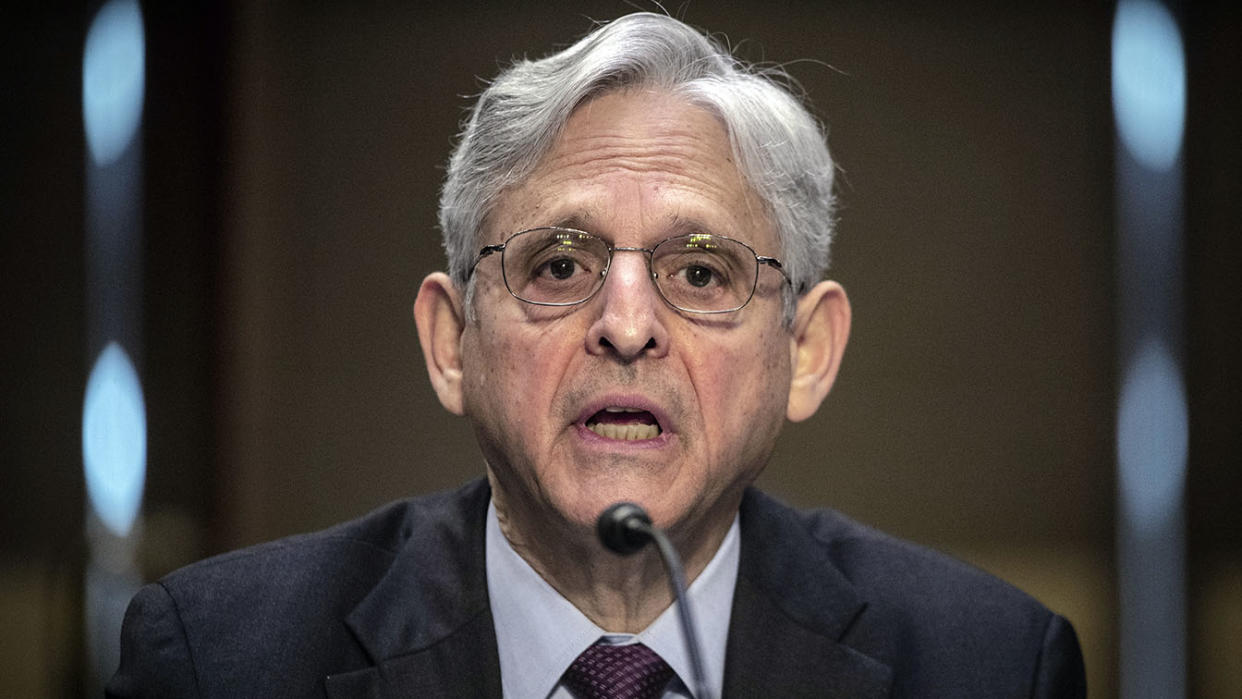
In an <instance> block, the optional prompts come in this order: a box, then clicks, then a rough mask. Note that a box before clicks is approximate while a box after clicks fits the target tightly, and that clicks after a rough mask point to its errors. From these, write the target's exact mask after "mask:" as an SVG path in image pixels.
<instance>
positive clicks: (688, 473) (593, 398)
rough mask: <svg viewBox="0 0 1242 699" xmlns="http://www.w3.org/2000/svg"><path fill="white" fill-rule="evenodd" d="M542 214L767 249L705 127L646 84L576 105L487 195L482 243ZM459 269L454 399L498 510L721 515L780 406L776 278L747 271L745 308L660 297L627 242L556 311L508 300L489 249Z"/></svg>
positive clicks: (746, 477)
mask: <svg viewBox="0 0 1242 699" xmlns="http://www.w3.org/2000/svg"><path fill="white" fill-rule="evenodd" d="M550 225H562V226H570V227H574V228H580V229H584V230H586V231H588V232H590V233H593V234H594V235H596V236H598V237H600V238H603V239H604V240H606V241H608V242H609V243H610V244H611V245H613V246H617V247H642V248H650V247H652V246H654V245H655V244H656V243H658V242H660V241H661V240H664V239H665V238H668V237H670V236H674V235H679V234H685V233H692V232H704V233H715V234H720V235H725V236H729V237H731V238H736V239H738V240H741V241H743V242H746V243H747V244H749V245H750V246H751V247H752V248H754V249H755V250H756V251H757V252H758V253H759V254H761V255H776V256H779V254H780V251H779V249H778V244H777V237H776V234H775V232H774V231H773V228H772V226H771V224H770V223H769V222H768V220H767V217H766V215H765V214H764V210H763V206H762V204H761V203H760V201H759V200H758V199H757V197H755V195H754V194H753V193H752V192H751V191H750V189H749V187H748V186H747V185H746V184H745V182H744V181H743V179H742V177H741V175H740V174H739V172H738V170H737V167H736V166H735V164H734V162H733V157H732V153H731V150H730V147H729V142H728V139H727V136H726V133H725V130H724V127H723V126H722V125H721V123H720V122H719V121H718V120H717V119H716V118H715V117H714V116H713V115H712V114H710V113H709V112H707V111H705V110H703V109H700V108H697V107H694V106H690V105H688V104H687V103H686V102H685V101H683V100H681V99H678V98H675V97H672V96H669V95H667V94H663V93H659V92H652V91H643V90H627V91H622V92H613V93H609V94H606V95H603V96H601V97H598V98H595V99H594V100H592V101H590V102H588V103H586V104H585V105H583V106H582V107H580V108H579V109H578V110H577V111H576V112H575V113H574V114H573V116H572V117H571V118H570V120H569V123H568V124H567V126H566V128H565V131H564V132H563V134H562V135H561V136H560V138H559V140H558V141H557V143H556V144H555V146H554V147H553V149H552V150H551V151H550V152H549V153H548V154H547V155H546V157H545V158H544V160H543V161H542V162H541V163H540V165H539V167H538V168H537V169H536V171H535V172H534V173H533V174H532V175H531V176H530V178H529V179H527V180H526V182H525V183H524V184H523V185H522V186H520V187H517V188H515V189H513V190H510V191H509V192H507V193H506V195H505V196H504V197H503V198H502V199H501V201H500V202H499V204H498V205H497V207H496V208H495V209H494V211H493V212H492V214H491V215H490V216H489V219H488V225H487V227H486V231H485V233H484V238H485V239H484V240H483V241H482V242H484V243H500V242H503V241H504V240H505V239H506V238H507V237H508V236H510V235H512V234H513V233H515V232H517V231H521V230H526V229H529V228H535V227H539V226H550ZM475 280H476V281H475V283H476V284H477V289H476V293H475V296H474V309H475V314H476V316H475V319H474V320H473V321H472V322H470V323H468V324H467V326H466V328H465V330H464V332H463V334H462V337H461V351H462V391H463V410H464V412H465V413H466V415H468V416H469V417H470V418H471V420H472V422H473V424H474V426H475V430H476V433H477V435H478V439H479V443H480V445H481V447H482V449H483V452H484V455H485V457H486V458H487V461H488V464H489V469H490V471H491V475H492V479H493V483H494V485H495V487H496V489H497V490H496V499H497V503H498V506H499V507H501V508H502V510H503V512H502V516H504V517H509V518H511V519H513V520H515V521H517V522H522V523H525V524H527V525H530V524H534V525H535V526H538V527H542V526H547V525H555V526H561V525H571V526H575V527H583V526H585V527H590V526H592V525H593V523H594V521H595V518H596V516H597V515H598V514H599V512H600V511H601V510H602V509H604V508H605V507H607V506H608V505H610V504H612V503H613V502H616V501H618V500H631V501H635V502H638V503H639V504H641V505H643V506H644V507H646V508H647V510H648V511H649V512H650V513H651V515H652V517H653V518H654V520H655V522H656V523H657V524H658V525H660V526H664V527H670V528H673V529H674V531H677V530H683V531H687V532H691V531H694V530H695V529H696V528H697V527H701V526H703V525H705V524H706V525H707V526H711V523H718V522H720V521H722V520H723V519H724V518H731V517H732V512H733V511H734V509H735V508H736V506H737V503H738V500H739V498H740V497H741V491H742V489H743V488H744V487H745V486H747V485H749V484H750V483H751V482H752V481H753V480H754V478H755V477H756V476H757V475H758V474H759V472H760V471H761V470H762V468H763V466H764V464H765V463H766V461H767V458H768V456H769V454H770V453H771V451H772V448H773V446H774V442H775V440H776V437H777V434H778V432H779V430H780V427H781V425H782V423H783V420H784V416H785V409H786V399H787V395H788V392H789V387H790V371H791V368H790V367H791V343H790V336H789V333H788V332H787V331H786V330H785V329H784V327H783V325H782V316H781V286H782V284H783V279H782V277H781V276H780V274H779V273H777V272H776V271H775V270H771V269H767V268H766V267H765V268H761V269H760V272H759V287H758V289H757V290H756V292H755V296H754V298H752V300H751V302H750V303H749V305H747V306H746V307H745V308H743V309H742V310H740V311H736V312H733V313H728V314H722V315H694V314H687V313H682V312H679V311H677V310H675V309H673V308H671V307H670V306H668V305H667V304H666V303H664V301H663V300H662V299H661V297H660V295H659V293H658V291H657V290H656V288H655V286H654V285H653V283H652V281H651V277H650V276H649V273H648V269H647V258H646V255H644V254H642V253H635V252H617V253H615V255H614V258H613V262H612V267H611V271H610V272H609V273H608V276H607V279H606V281H605V283H604V285H603V287H602V288H601V289H600V290H599V292H598V293H597V294H596V295H595V296H594V297H593V298H591V299H590V300H589V301H587V302H586V303H584V304H581V305H578V306H571V307H567V308H550V307H541V306H534V305H530V304H527V303H523V302H521V301H519V300H517V299H515V298H513V297H512V296H510V295H509V293H508V291H507V290H506V288H505V284H504V280H503V277H502V275H501V260H500V256H498V255H493V256H491V257H488V258H485V259H484V260H483V261H482V262H481V263H480V264H479V266H478V268H477V269H476V271H475ZM609 425H611V426H609ZM627 425H638V427H634V428H627V427H626V426H627ZM616 426H620V427H616ZM626 433H629V437H630V438H628V439H627V438H625V436H626Z"/></svg>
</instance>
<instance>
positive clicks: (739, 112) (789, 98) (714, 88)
mask: <svg viewBox="0 0 1242 699" xmlns="http://www.w3.org/2000/svg"><path fill="white" fill-rule="evenodd" d="M791 82H792V80H791V79H790V78H789V77H788V76H787V75H786V74H785V73H784V72H783V71H781V70H779V69H759V68H756V67H754V66H750V65H747V64H743V63H742V62H740V61H739V60H737V59H735V58H734V57H733V56H732V55H731V54H730V53H729V52H728V51H727V50H726V49H724V48H722V47H721V46H720V45H718V44H717V43H716V42H715V41H714V40H712V39H711V38H709V37H707V36H704V35H703V34H702V33H701V32H699V31H698V30H696V29H694V28H692V27H689V26H687V25H686V24H684V23H682V22H680V21H678V20H676V19H673V18H672V17H668V16H665V15H660V14H653V13H646V12H643V13H636V14H631V15H627V16H624V17H621V18H619V19H617V20H615V21H613V22H610V23H608V24H605V25H603V26H601V27H599V28H598V29H596V30H595V31H593V32H591V33H590V34H588V35H587V36H586V37H584V38H582V39H581V40H579V41H578V42H577V43H575V44H574V45H573V46H570V47H569V48H567V49H565V50H563V51H561V52H559V53H555V54H552V55H550V56H548V57H546V58H542V59H539V60H534V61H531V60H521V61H518V62H516V63H515V64H514V65H512V66H511V67H509V68H508V69H506V70H505V71H503V72H502V73H501V74H500V75H499V76H498V77H497V78H496V79H495V80H494V81H493V82H492V83H491V84H490V85H489V86H488V87H487V89H486V90H484V91H483V93H482V94H481V95H480V96H479V99H478V101H477V102H476V103H475V105H474V108H473V109H472V110H471V112H470V116H469V118H468V119H467V120H466V122H465V125H464V127H463V129H462V132H461V135H460V140H459V141H458V144H457V147H456V149H455V150H454V151H453V154H452V157H451V158H450V160H449V164H448V174H447V177H446V178H445V181H444V187H443V189H442V191H441V194H440V228H441V231H442V232H443V235H444V249H445V253H446V254H447V256H448V265H449V274H450V276H451V277H452V279H453V282H454V283H455V284H457V286H458V288H462V289H467V297H469V296H470V293H469V284H468V282H469V276H470V265H471V263H472V262H473V261H474V256H475V254H476V253H477V252H478V249H479V244H480V241H479V233H480V230H481V229H482V227H483V224H484V222H485V220H486V218H487V216H488V214H489V213H490V212H491V210H492V207H494V206H495V205H496V202H497V201H498V200H499V198H500V196H501V195H502V194H503V193H504V192H505V190H506V189H508V188H510V187H514V186H516V185H519V184H520V183H521V182H522V181H523V180H524V179H525V178H526V177H528V176H529V175H530V174H531V172H532V171H533V170H534V169H535V167H536V166H537V165H538V163H539V161H540V160H541V159H542V158H543V156H544V155H545V154H546V153H547V152H548V151H549V150H550V149H551V148H552V146H553V143H554V142H555V140H556V138H557V137H558V135H559V134H560V132H561V131H562V129H563V128H564V125H565V123H566V121H568V119H569V116H570V114H572V113H573V111H574V110H575V109H576V108H577V107H578V106H579V105H581V104H582V103H583V102H585V101H587V100H589V99H590V98H592V97H596V96H598V95H600V94H603V93H605V92H609V91H612V90H617V89H621V88H627V87H650V88H656V89H662V90H667V91H668V92H670V93H672V94H675V95H678V96H681V97H684V98H685V99H687V100H688V101H689V102H690V103H692V104H694V105H696V106H700V107H703V108H705V109H708V110H709V111H711V112H712V113H714V114H715V115H716V116H717V117H718V118H719V119H720V120H721V121H722V122H723V124H724V126H725V129H726V131H727V132H728V135H729V140H730V144H731V146H732V149H733V153H734V156H735V158H736V160H737V163H738V169H739V170H740V172H741V174H742V176H743V177H744V178H745V180H746V181H747V183H748V184H749V185H750V186H751V188H753V190H754V191H755V193H756V194H757V195H758V197H759V199H760V200H761V201H762V202H763V204H764V206H765V208H766V211H765V213H766V214H767V215H768V216H769V218H770V220H771V222H772V223H773V224H774V225H775V227H776V232H777V236H778V237H779V239H780V245H781V258H780V259H781V262H782V263H783V265H784V269H785V272H786V273H787V274H788V275H789V278H790V279H791V280H792V282H793V288H794V290H795V293H797V294H802V293H804V292H805V291H806V290H807V289H809V288H810V287H811V286H812V285H813V284H814V283H815V282H816V281H818V280H819V279H820V278H822V276H823V274H824V271H825V269H827V267H828V249H829V245H830V243H831V241H832V233H833V228H834V224H835V219H834V204H835V201H834V197H833V192H832V182H833V173H834V168H833V162H832V157H831V156H830V155H829V154H828V147H827V144H826V142H825V134H824V131H823V129H822V128H821V126H820V124H819V122H818V121H817V120H816V119H815V117H814V116H812V115H811V113H810V111H809V110H808V109H807V108H806V107H805V106H804V105H803V104H802V101H801V100H800V99H799V97H797V96H795V95H794V94H793V92H791V90H790V89H789V87H788V86H787V84H789V83H791ZM785 298H786V304H785V314H786V318H787V320H792V310H793V301H792V298H791V296H790V295H788V294H787V295H786V296H785ZM468 301H469V299H468Z"/></svg>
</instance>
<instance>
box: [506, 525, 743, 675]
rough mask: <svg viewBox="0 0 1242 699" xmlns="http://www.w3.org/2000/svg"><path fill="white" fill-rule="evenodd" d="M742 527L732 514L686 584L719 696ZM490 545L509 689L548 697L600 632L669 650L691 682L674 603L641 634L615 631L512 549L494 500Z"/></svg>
mask: <svg viewBox="0 0 1242 699" xmlns="http://www.w3.org/2000/svg"><path fill="white" fill-rule="evenodd" d="M739 531H740V528H739V525H738V518H737V517H736V516H734V518H733V524H732V525H731V526H730V527H729V531H728V533H727V534H725V538H724V540H723V541H722V542H721V543H720V547H719V548H718V549H717V550H716V554H715V555H714V556H713V557H712V559H711V561H709V562H708V564H707V567H706V568H704V569H703V572H702V573H701V574H700V575H699V577H698V578H696V579H695V581H694V582H693V583H692V584H691V585H690V589H689V590H688V591H687V595H688V596H689V599H690V605H691V607H692V608H693V610H694V613H695V617H694V618H695V624H696V626H697V627H698V629H697V630H698V632H699V634H698V635H699V642H700V644H701V645H702V653H703V666H704V668H703V671H704V672H705V673H706V674H707V683H708V685H709V686H710V687H711V689H712V694H713V695H714V696H721V694H722V691H721V690H722V689H723V687H724V658H725V645H726V643H727V641H728V633H729V615H730V612H731V610H732V609H733V590H734V587H735V586H736V584H737V571H738V561H739V554H740V551H741V543H740V541H741V537H740V535H739ZM486 546H487V549H486V551H487V553H486V556H485V558H486V565H487V591H488V595H489V597H490V599H491V607H492V619H493V620H494V622H495V626H496V646H497V650H498V652H499V655H500V678H501V683H502V684H503V686H504V694H505V696H506V697H547V696H548V695H549V694H550V693H551V692H552V690H553V689H554V688H555V687H556V686H557V684H558V682H559V681H560V678H561V675H562V674H564V672H565V669H566V668H568V667H569V664H570V663H572V662H573V660H574V658H576V657H578V654H579V653H581V652H582V651H583V650H585V649H586V648H587V647H588V646H590V645H591V644H593V643H595V642H596V641H598V640H600V638H601V637H606V642H609V643H634V642H641V643H644V644H645V645H646V646H647V647H648V648H651V649H652V650H654V651H655V652H656V653H659V654H660V657H662V658H664V661H665V662H667V663H668V664H669V666H670V667H672V668H673V671H674V672H676V673H677V678H678V679H680V680H681V682H683V683H684V684H685V685H689V684H690V682H691V680H692V674H691V672H690V659H689V656H687V655H686V650H685V643H684V641H683V640H682V637H681V627H680V625H679V622H678V620H677V610H676V609H675V608H674V607H673V606H669V608H668V609H665V610H664V612H663V613H661V614H660V616H659V617H657V618H656V620H655V621H653V622H652V623H651V625H650V626H648V627H647V628H646V629H644V630H643V631H641V632H640V633H638V634H617V633H610V632H608V631H607V630H606V629H601V628H600V627H598V626H596V625H595V624H594V623H593V622H592V621H591V620H590V619H588V618H587V617H586V615H584V614H583V613H582V612H580V611H578V608H577V607H575V606H574V605H573V604H571V603H570V602H569V600H567V599H565V598H564V597H562V596H561V595H560V593H559V592H557V591H556V590H555V589H554V588H553V587H552V586H551V585H549V584H548V583H547V581H545V580H544V579H543V578H542V577H541V576H540V575H539V574H538V573H537V572H535V570H534V568H531V567H530V564H528V563H527V562H526V560H525V559H523V558H522V557H521V556H519V555H518V553H517V552H516V551H514V550H513V547H512V546H510V545H509V540H508V539H506V538H505V536H504V534H503V533H502V532H501V531H500V521H499V519H498V518H497V516H496V507H495V505H494V504H491V503H489V504H488V507H487V525H486ZM676 681H677V680H675V681H674V682H676ZM682 691H683V692H685V694H686V696H692V695H691V694H690V692H689V691H686V690H684V689H683V690H682Z"/></svg>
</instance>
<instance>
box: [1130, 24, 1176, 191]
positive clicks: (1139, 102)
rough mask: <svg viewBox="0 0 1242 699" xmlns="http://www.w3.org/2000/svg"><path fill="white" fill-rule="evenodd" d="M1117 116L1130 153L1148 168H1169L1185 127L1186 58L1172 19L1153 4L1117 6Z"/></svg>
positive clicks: (1162, 169) (1174, 158)
mask: <svg viewBox="0 0 1242 699" xmlns="http://www.w3.org/2000/svg"><path fill="white" fill-rule="evenodd" d="M1113 112H1114V113H1115V114H1116V117H1117V131H1118V133H1120V134H1121V141H1122V143H1124V144H1125V146H1126V150H1128V151H1129V152H1130V153H1131V154H1132V155H1133V156H1134V158H1135V159H1136V160H1138V161H1139V162H1141V163H1142V164H1143V165H1144V166H1145V167H1148V168H1150V169H1152V170H1160V171H1164V170H1168V169H1169V166H1171V165H1172V164H1173V161H1174V160H1176V159H1177V156H1178V154H1179V153H1180V152H1181V149H1182V132H1183V129H1184V127H1185V124H1186V54H1185V51H1184V50H1183V49H1182V37H1181V34H1180V33H1179V32H1178V30H1177V23H1176V22H1175V21H1174V20H1173V16H1172V15H1170V14H1169V11H1168V10H1167V9H1165V7H1164V6H1163V5H1161V4H1160V3H1158V2H1154V1H1153V0H1121V2H1120V3H1118V4H1117V17H1116V19H1115V21H1114V22H1113Z"/></svg>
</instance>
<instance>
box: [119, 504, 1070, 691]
mask: <svg viewBox="0 0 1242 699" xmlns="http://www.w3.org/2000/svg"><path fill="white" fill-rule="evenodd" d="M489 497H490V492H489V491H488V488H487V485H486V484H485V483H484V482H481V481H479V482H475V483H472V484H470V485H467V486H465V487H463V488H462V489H460V490H458V491H456V492H452V493H441V494H437V495H432V496H428V497H422V498H417V499H413V500H408V501H404V502H399V503H394V504H392V505H389V506H387V507H385V508H383V509H380V510H378V511H376V512H374V513H372V514H370V515H367V516H366V517H363V518H362V519H359V520H356V521H354V522H349V523H346V524H343V525H340V526H337V527H335V528H332V529H329V530H326V531H323V532H319V533H316V534H309V535H304V536H297V537H293V538H289V539H284V540H281V541H276V542H273V543H270V544H265V545H262V546H257V547H254V548H250V549H246V550H242V551H237V552H234V553H230V554H226V555H223V556H219V557H216V558H212V559H208V560H206V561H202V562H200V563H196V564H194V565H192V566H189V567H188V568H184V569H182V570H180V571H177V572H175V573H173V574H171V575H169V576H168V577H166V578H164V579H163V580H162V581H160V582H158V583H154V584H152V585H148V586H147V587H145V588H143V589H142V591H141V592H139V593H138V595H137V596H136V597H135V598H134V601H133V602H132V603H131V604H130V607H129V611H128V612H127V613H126V615H125V625H124V631H123V633H122V649H121V666H120V669H119V670H118V671H117V674H116V675H115V676H114V677H113V678H112V681H111V682H110V683H109V685H108V695H109V696H115V697H129V696H150V697H157V696H158V697H199V696H202V697H250V696H253V697H300V696H324V695H325V693H326V694H327V695H328V696H331V697H395V696H402V697H404V696H413V697H442V696H452V697H482V696H500V663H499V660H498V658H497V652H496V638H495V632H494V630H493V625H492V614H491V608H490V605H489V602H488V594H487V584H486V579H485V567H484V561H483V551H484V546H483V541H484V534H483V532H484V526H483V525H484V519H485V515H486V510H487V503H488V499H489ZM741 527H742V551H741V564H740V569H739V573H738V580H737V589H736V592H735V595H734V602H733V616H732V621H731V624H730V627H729V639H728V647H727V651H726V661H725V682H724V687H725V695H726V696H728V697H783V696H806V697H851V698H854V699H860V698H866V697H885V696H901V697H989V698H991V697H1078V696H1083V695H1084V694H1085V688H1084V679H1083V668H1082V657H1081V654H1080V652H1079V649H1078V641H1077V639H1076V637H1075V635H1074V631H1073V629H1072V628H1071V627H1070V625H1069V623H1068V622H1067V621H1065V619H1063V618H1061V617H1059V616H1056V615H1055V614H1052V613H1051V612H1049V611H1048V610H1047V609H1045V608H1044V607H1042V606H1040V605H1039V603H1037V602H1035V601H1034V600H1033V599H1031V598H1029V597H1027V596H1026V595H1024V594H1023V593H1021V592H1019V591H1018V590H1016V589H1014V588H1012V587H1010V586H1008V585H1006V584H1005V583H1002V582H1000V581H998V580H996V579H994V578H992V577H990V576H988V575H986V574H984V573H981V572H979V571H977V570H975V569H973V568H970V567H969V566H966V565H964V564H962V563H958V562H956V561H953V560H951V559H949V558H947V557H944V556H941V555H939V554H936V553H932V552H930V551H927V550H925V549H922V548H919V547H917V546H914V545H912V544H908V543H904V542H901V541H898V540H895V539H893V538H890V537H888V536H885V535H883V534H880V533H878V532H875V531H873V530H871V529H867V528H865V527H863V526H861V525H858V524H856V523H854V522H852V521H850V520H848V519H846V518H845V517H843V516H842V515H840V514H837V513H835V512H832V511H827V510H821V511H815V512H810V513H799V512H796V511H794V510H791V509H789V508H787V507H785V506H784V505H781V504H779V503H777V502H776V501H774V500H772V499H770V498H768V497H767V496H765V495H763V494H761V493H759V492H758V491H756V490H753V489H752V490H750V491H748V492H747V494H746V496H745V498H744V500H743V503H742V507H741Z"/></svg>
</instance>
